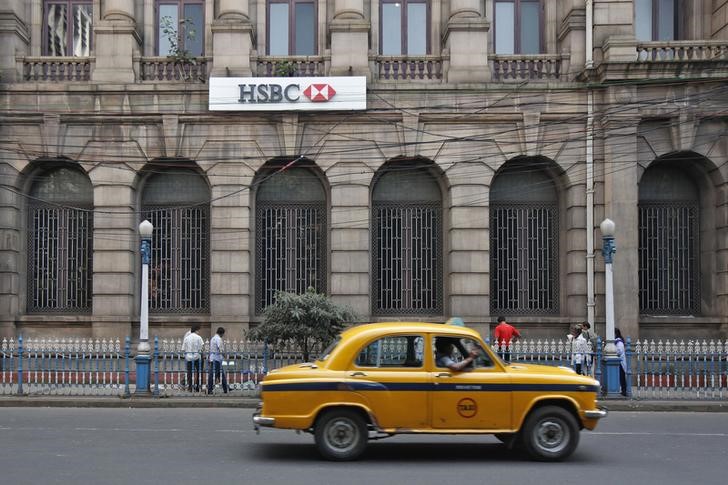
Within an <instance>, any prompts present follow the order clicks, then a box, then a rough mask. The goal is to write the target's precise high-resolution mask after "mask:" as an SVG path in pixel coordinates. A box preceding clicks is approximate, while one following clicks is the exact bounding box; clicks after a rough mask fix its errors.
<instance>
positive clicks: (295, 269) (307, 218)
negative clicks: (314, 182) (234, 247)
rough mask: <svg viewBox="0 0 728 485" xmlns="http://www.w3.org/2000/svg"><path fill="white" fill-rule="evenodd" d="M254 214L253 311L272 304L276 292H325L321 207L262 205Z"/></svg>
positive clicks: (258, 310) (324, 208) (323, 232)
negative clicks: (254, 278) (254, 305)
mask: <svg viewBox="0 0 728 485" xmlns="http://www.w3.org/2000/svg"><path fill="white" fill-rule="evenodd" d="M256 212H257V219H256V231H257V238H256V239H257V247H256V250H257V253H258V254H257V258H256V262H257V263H256V273H257V278H256V281H257V288H256V292H257V295H258V297H257V298H256V303H257V305H256V311H257V312H258V313H260V312H261V311H262V310H263V309H264V308H265V307H266V306H268V305H270V304H271V303H273V302H274V301H275V294H276V291H287V292H291V293H297V294H301V293H304V292H305V291H306V289H307V288H308V287H309V286H310V287H313V288H314V289H316V290H317V291H319V292H325V291H326V265H325V254H326V207H325V205H324V204H323V203H316V204H270V203H265V202H263V203H259V206H258V208H257V211H256Z"/></svg>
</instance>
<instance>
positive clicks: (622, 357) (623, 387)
mask: <svg viewBox="0 0 728 485" xmlns="http://www.w3.org/2000/svg"><path fill="white" fill-rule="evenodd" d="M614 345H615V346H616V347H617V357H619V390H620V392H621V393H622V395H623V396H624V397H627V352H626V351H625V348H624V338H623V337H622V332H621V331H620V330H619V329H618V328H615V329H614Z"/></svg>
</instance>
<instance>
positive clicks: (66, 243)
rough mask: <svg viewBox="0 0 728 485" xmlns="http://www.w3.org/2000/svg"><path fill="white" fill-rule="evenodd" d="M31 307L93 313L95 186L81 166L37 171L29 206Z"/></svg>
mask: <svg viewBox="0 0 728 485" xmlns="http://www.w3.org/2000/svg"><path fill="white" fill-rule="evenodd" d="M28 209H29V210H28V311H29V312H53V313H56V312H90V311H91V295H92V291H91V283H92V276H93V268H92V255H93V247H92V242H93V211H92V209H93V188H92V186H91V182H90V181H89V179H88V177H87V176H86V174H84V173H83V172H81V171H80V170H78V169H76V168H69V167H57V168H54V169H51V170H48V171H45V172H42V173H40V174H38V176H37V177H36V178H35V181H34V182H33V184H32V186H31V188H30V203H29V207H28Z"/></svg>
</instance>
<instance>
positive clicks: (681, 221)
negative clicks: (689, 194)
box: [639, 202, 700, 314]
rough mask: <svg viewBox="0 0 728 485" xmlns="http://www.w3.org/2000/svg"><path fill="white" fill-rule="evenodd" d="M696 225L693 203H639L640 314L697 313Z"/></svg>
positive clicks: (698, 308)
mask: <svg viewBox="0 0 728 485" xmlns="http://www.w3.org/2000/svg"><path fill="white" fill-rule="evenodd" d="M698 224H699V217H698V205H697V203H693V202H684V203H655V202H653V203H651V202H642V203H640V206H639V301H640V311H641V312H642V313H652V314H695V313H699V311H700V307H699V302H700V297H699V295H700V285H699V283H698V281H699V279H698V271H699V270H698V261H699V258H698V249H699V244H698V236H697V235H698Z"/></svg>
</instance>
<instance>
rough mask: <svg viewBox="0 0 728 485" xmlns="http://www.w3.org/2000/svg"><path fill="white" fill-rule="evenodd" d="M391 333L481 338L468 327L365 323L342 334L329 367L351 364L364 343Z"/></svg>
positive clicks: (329, 360) (420, 323)
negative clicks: (354, 354) (351, 360)
mask: <svg viewBox="0 0 728 485" xmlns="http://www.w3.org/2000/svg"><path fill="white" fill-rule="evenodd" d="M391 333H397V334H400V335H401V334H407V333H437V334H438V335H453V336H455V335H460V336H464V335H467V336H471V337H474V338H478V339H479V338H480V334H479V333H478V332H477V331H476V330H474V329H472V328H467V327H462V326H459V325H448V324H442V323H423V322H380V323H364V324H360V325H356V326H353V327H349V328H348V329H346V330H344V331H343V332H341V343H340V344H339V345H338V346H337V347H336V348H335V349H334V350H333V351H332V354H331V356H330V358H329V359H327V367H329V368H337V367H339V366H341V365H342V364H344V363H347V364H348V362H349V360H350V359H351V357H352V355H353V353H354V352H357V351H358V350H359V348H360V346H361V345H362V344H363V341H366V340H370V339H374V338H377V337H379V336H380V335H386V334H391Z"/></svg>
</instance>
